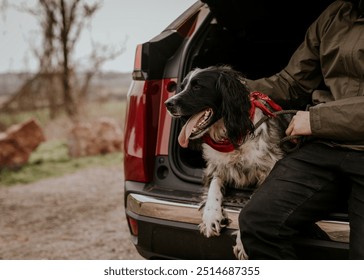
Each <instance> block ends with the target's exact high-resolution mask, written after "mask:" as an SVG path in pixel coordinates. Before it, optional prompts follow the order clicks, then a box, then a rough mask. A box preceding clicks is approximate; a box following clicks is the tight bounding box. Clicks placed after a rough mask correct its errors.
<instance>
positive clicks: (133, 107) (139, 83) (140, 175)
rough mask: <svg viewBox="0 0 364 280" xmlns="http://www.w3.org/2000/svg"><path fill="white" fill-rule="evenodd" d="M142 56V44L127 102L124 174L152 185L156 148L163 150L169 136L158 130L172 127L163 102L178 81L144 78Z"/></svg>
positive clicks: (138, 52) (136, 58)
mask: <svg viewBox="0 0 364 280" xmlns="http://www.w3.org/2000/svg"><path fill="white" fill-rule="evenodd" d="M141 56H142V45H139V46H137V49H136V56H135V63H134V64H135V66H134V72H133V82H132V84H131V86H130V89H129V93H128V100H127V112H126V125H125V141H124V152H125V155H124V173H125V180H131V181H138V182H149V181H150V180H151V179H152V172H153V166H154V157H155V155H156V153H158V154H159V153H160V152H157V151H156V149H157V147H161V142H163V139H161V138H165V137H166V134H167V132H166V131H165V129H161V131H159V129H158V128H159V127H160V126H161V127H162V128H165V127H169V126H170V125H168V124H166V123H165V118H168V117H169V116H167V113H166V110H165V107H164V104H163V102H161V99H162V101H164V100H166V99H167V98H168V97H169V96H170V95H171V94H174V93H175V88H176V87H175V85H176V82H175V81H176V79H160V80H147V79H145V77H146V76H147V73H145V72H143V70H142V67H141V66H142V58H141ZM161 122H162V123H161ZM161 133H162V134H163V135H160V134H161ZM168 133H169V131H168ZM168 135H169V134H168ZM167 145H168V144H164V145H163V146H167ZM159 150H160V148H159ZM162 150H163V149H162ZM163 153H166V151H163Z"/></svg>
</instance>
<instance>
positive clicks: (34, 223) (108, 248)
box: [0, 167, 142, 260]
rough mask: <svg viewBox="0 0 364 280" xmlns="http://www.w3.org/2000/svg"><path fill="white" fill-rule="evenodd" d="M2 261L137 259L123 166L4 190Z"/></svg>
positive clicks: (0, 191) (0, 204)
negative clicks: (127, 213)
mask: <svg viewBox="0 0 364 280" xmlns="http://www.w3.org/2000/svg"><path fill="white" fill-rule="evenodd" d="M0 213H1V214H0V259H7V260H11V259H16V260H28V259H35V260H39V259H66V260H79V259H80V260H113V259H114V260H115V259H116V260H117V259H124V260H136V259H142V257H141V256H140V255H139V254H138V253H137V251H136V249H135V248H134V245H133V244H132V242H131V240H130V235H129V230H128V227H127V224H126V221H125V215H124V205H123V174H122V170H121V168H117V167H99V168H89V169H83V170H80V171H77V172H76V173H73V174H70V175H66V176H63V177H60V178H51V179H46V180H42V181H39V182H36V183H32V184H26V185H16V186H12V187H0Z"/></svg>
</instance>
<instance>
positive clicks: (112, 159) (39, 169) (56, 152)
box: [0, 140, 123, 186]
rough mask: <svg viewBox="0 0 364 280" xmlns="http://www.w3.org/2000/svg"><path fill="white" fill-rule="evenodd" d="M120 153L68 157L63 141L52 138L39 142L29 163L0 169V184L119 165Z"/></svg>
mask: <svg viewBox="0 0 364 280" xmlns="http://www.w3.org/2000/svg"><path fill="white" fill-rule="evenodd" d="M122 161H123V154H122V153H112V154H105V155H98V156H89V157H80V158H70V157H69V155H68V149H67V145H66V143H65V142H64V141H60V140H54V141H47V142H44V143H43V144H41V145H40V146H39V147H38V148H37V149H36V150H35V151H34V152H33V153H32V155H31V157H30V159H29V163H28V164H26V165H24V166H22V167H21V168H19V169H16V170H14V169H3V170H1V171H0V185H2V186H10V185H14V184H27V183H32V182H36V181H38V180H40V179H44V178H49V177H59V176H62V175H65V174H68V173H72V172H75V171H76V170H79V169H82V168H87V167H93V166H120V167H121V164H122Z"/></svg>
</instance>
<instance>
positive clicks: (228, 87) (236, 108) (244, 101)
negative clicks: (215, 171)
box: [216, 68, 254, 147]
mask: <svg viewBox="0 0 364 280" xmlns="http://www.w3.org/2000/svg"><path fill="white" fill-rule="evenodd" d="M216 86H217V90H218V91H220V93H221V95H222V112H221V113H222V117H223V120H224V125H225V127H226V130H227V136H228V138H229V140H230V141H231V143H232V144H233V145H234V146H235V147H237V146H239V145H240V144H241V143H242V141H244V139H245V138H246V137H247V136H248V135H249V133H251V132H253V131H254V126H253V123H252V121H251V120H250V108H251V103H250V100H249V90H248V88H247V86H246V84H245V82H244V79H243V77H242V76H241V74H240V73H239V72H237V71H235V70H233V69H231V68H223V70H222V71H221V72H220V76H219V78H218V81H217V84H216Z"/></svg>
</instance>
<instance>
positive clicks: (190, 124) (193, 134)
mask: <svg viewBox="0 0 364 280" xmlns="http://www.w3.org/2000/svg"><path fill="white" fill-rule="evenodd" d="M212 115H213V111H212V109H211V108H208V109H206V110H203V111H201V112H199V113H197V114H195V115H193V116H192V117H190V118H189V119H188V121H187V122H186V124H185V125H184V126H183V127H182V129H181V132H180V134H179V136H178V143H179V144H180V145H181V147H184V148H187V146H188V142H189V140H190V139H195V138H197V137H198V136H200V135H202V134H203V132H204V130H205V129H206V128H207V126H208V124H209V123H210V122H209V120H210V119H211V117H212Z"/></svg>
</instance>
